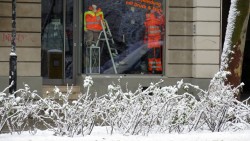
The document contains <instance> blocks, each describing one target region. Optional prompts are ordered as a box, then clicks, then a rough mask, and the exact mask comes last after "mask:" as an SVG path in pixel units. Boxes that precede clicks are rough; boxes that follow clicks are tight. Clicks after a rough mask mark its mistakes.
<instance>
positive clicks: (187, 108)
mask: <svg viewBox="0 0 250 141" xmlns="http://www.w3.org/2000/svg"><path fill="white" fill-rule="evenodd" d="M226 75H227V73H226V72H218V73H217V74H216V75H215V77H214V78H213V79H212V80H211V83H210V85H209V88H208V90H202V89H200V88H199V87H198V86H195V85H192V84H190V83H184V82H183V81H179V82H177V84H176V85H173V86H165V87H160V85H159V84H160V83H162V82H163V81H162V80H161V81H159V82H158V83H152V84H150V86H149V87H148V88H147V89H146V90H143V88H142V87H141V86H139V87H138V89H137V90H136V91H135V92H132V91H130V90H126V91H123V89H122V88H121V85H120V84H119V83H120V81H122V79H119V80H118V84H111V85H109V86H108V88H107V89H108V92H107V94H103V95H102V96H100V97H97V96H96V95H94V96H91V93H90V88H91V86H92V85H93V83H94V82H93V81H92V78H91V77H89V76H87V77H86V78H85V80H84V84H83V85H84V87H85V88H86V89H87V91H86V93H83V94H79V97H78V99H76V100H74V101H71V100H69V96H70V95H71V94H72V87H68V90H67V93H62V92H60V90H59V89H58V88H57V87H55V89H54V96H53V97H47V98H42V97H40V96H39V95H38V94H37V92H36V91H31V89H30V88H29V86H28V85H25V86H24V89H20V90H18V91H16V92H15V93H14V94H8V93H6V90H8V88H6V89H5V90H3V91H2V92H1V93H0V131H2V130H3V127H7V128H8V130H9V131H10V132H18V133H21V132H22V131H23V130H29V131H30V132H31V133H36V130H37V129H39V128H41V126H44V128H46V129H49V130H53V131H54V133H55V134H56V135H67V136H71V137H72V136H74V135H75V134H82V135H88V134H91V132H92V130H93V128H94V127H95V126H107V131H108V133H110V134H112V133H113V132H114V131H117V132H121V133H123V134H124V135H137V134H143V135H147V134H148V133H150V132H157V133H165V132H178V133H182V132H189V131H195V130H207V129H208V130H211V131H213V132H214V131H225V130H241V129H246V128H249V127H250V116H249V115H250V106H249V104H248V103H247V101H248V99H247V100H245V101H238V100H237V99H236V94H237V93H238V91H239V90H240V88H241V86H242V85H240V86H238V87H237V88H232V87H230V86H229V85H225V84H224V80H225V79H226ZM190 89H195V90H196V91H197V96H196V97H195V96H193V95H192V94H191V92H190Z"/></svg>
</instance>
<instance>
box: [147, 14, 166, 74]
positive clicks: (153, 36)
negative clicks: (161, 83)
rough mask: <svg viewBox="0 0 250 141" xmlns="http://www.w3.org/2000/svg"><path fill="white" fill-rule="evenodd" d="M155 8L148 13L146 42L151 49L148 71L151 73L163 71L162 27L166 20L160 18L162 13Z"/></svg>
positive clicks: (148, 55)
mask: <svg viewBox="0 0 250 141" xmlns="http://www.w3.org/2000/svg"><path fill="white" fill-rule="evenodd" d="M156 14H157V13H156V12H155V11H154V10H150V11H149V12H148V13H146V19H145V22H144V25H145V35H144V43H145V44H147V47H148V48H149V51H148V53H147V57H148V60H147V62H148V72H149V73H161V72H162V57H161V56H162V55H161V50H162V48H161V40H162V33H161V32H162V30H161V29H162V28H163V25H164V21H163V20H162V18H160V17H161V16H160V15H158V16H157V15H156Z"/></svg>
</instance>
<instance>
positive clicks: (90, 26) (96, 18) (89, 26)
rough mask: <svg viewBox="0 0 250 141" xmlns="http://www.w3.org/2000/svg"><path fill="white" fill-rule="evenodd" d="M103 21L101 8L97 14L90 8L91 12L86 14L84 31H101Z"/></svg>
mask: <svg viewBox="0 0 250 141" xmlns="http://www.w3.org/2000/svg"><path fill="white" fill-rule="evenodd" d="M103 19H104V16H103V12H102V11H101V9H100V8H99V9H98V10H97V11H96V12H94V11H92V9H91V8H89V11H86V12H84V31H87V30H93V31H101V30H102V25H101V20H103Z"/></svg>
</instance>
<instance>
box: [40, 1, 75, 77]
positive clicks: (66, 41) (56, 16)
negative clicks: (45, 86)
mask: <svg viewBox="0 0 250 141" xmlns="http://www.w3.org/2000/svg"><path fill="white" fill-rule="evenodd" d="M41 37H42V52H41V57H42V67H41V68H42V70H41V72H42V76H43V78H44V79H60V80H62V79H72V77H73V0H42V33H41Z"/></svg>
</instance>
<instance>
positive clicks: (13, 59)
mask: <svg viewBox="0 0 250 141" xmlns="http://www.w3.org/2000/svg"><path fill="white" fill-rule="evenodd" d="M9 65H10V69H9V85H10V88H9V93H11V94H12V93H14V92H15V91H16V83H17V82H16V80H17V55H16V0H12V38H11V52H10V62H9Z"/></svg>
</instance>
